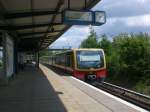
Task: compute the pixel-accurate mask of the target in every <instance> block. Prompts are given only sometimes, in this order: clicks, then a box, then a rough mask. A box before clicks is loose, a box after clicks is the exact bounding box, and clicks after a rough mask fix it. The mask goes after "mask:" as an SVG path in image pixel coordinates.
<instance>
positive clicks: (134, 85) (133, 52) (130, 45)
mask: <svg viewBox="0 0 150 112" xmlns="http://www.w3.org/2000/svg"><path fill="white" fill-rule="evenodd" d="M91 38H92V39H93V40H94V41H93V40H92V39H91ZM91 40H92V41H91ZM81 46H82V47H84V48H86V47H88V48H89V47H91V48H93V47H94V48H97V47H98V48H103V49H104V51H105V54H106V62H107V70H108V79H107V80H108V81H111V82H113V83H115V84H118V85H122V86H124V87H128V88H130V89H136V90H137V91H139V92H143V93H146V94H150V36H149V35H148V34H147V33H138V34H132V33H131V34H127V33H124V34H123V33H122V34H119V35H118V36H116V37H113V40H112V41H110V40H108V38H107V36H106V35H102V36H101V37H100V41H99V42H98V41H97V40H96V38H95V37H94V38H93V37H92V36H91V35H90V36H89V37H88V38H87V39H86V40H84V41H83V42H82V44H81Z"/></svg>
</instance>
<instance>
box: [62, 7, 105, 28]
mask: <svg viewBox="0 0 150 112" xmlns="http://www.w3.org/2000/svg"><path fill="white" fill-rule="evenodd" d="M62 19H63V20H62V21H63V23H64V24H69V25H93V26H100V25H102V24H105V23H106V14H105V12H104V11H87V10H82V11H77V10H64V11H63V14H62Z"/></svg>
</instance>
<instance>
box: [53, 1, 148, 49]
mask: <svg viewBox="0 0 150 112" xmlns="http://www.w3.org/2000/svg"><path fill="white" fill-rule="evenodd" d="M149 4H150V0H102V1H101V2H99V3H98V4H97V5H96V6H95V7H94V8H93V9H92V10H102V11H105V12H106V15H107V21H106V23H105V24H104V25H102V26H92V28H93V29H94V30H95V32H96V33H97V36H99V37H100V35H103V34H106V35H107V36H108V37H109V39H112V37H113V36H115V35H118V34H119V33H125V32H127V33H138V32H148V33H150V6H149ZM89 28H90V26H77V25H75V26H72V27H71V28H70V29H69V30H68V31H67V32H65V33H64V34H63V35H62V36H61V37H60V38H59V39H57V40H56V41H55V42H54V43H53V44H52V45H51V46H50V48H67V47H69V46H71V47H72V48H78V47H79V45H80V44H81V42H82V41H83V40H84V39H86V38H87V37H88V35H89V33H90V29H89Z"/></svg>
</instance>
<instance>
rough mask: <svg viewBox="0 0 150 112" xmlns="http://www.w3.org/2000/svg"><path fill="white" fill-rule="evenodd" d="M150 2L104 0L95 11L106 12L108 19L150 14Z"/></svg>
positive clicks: (144, 0)
mask: <svg viewBox="0 0 150 112" xmlns="http://www.w3.org/2000/svg"><path fill="white" fill-rule="evenodd" d="M149 4H150V0H123V1H122V0H103V1H101V2H100V3H98V4H97V5H96V7H94V8H93V10H104V11H106V13H107V17H108V18H110V17H129V16H137V15H143V14H150V7H149Z"/></svg>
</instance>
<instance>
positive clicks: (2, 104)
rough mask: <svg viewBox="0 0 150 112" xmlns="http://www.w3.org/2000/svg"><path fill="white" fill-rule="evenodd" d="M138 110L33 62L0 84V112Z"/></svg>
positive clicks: (135, 111)
mask: <svg viewBox="0 0 150 112" xmlns="http://www.w3.org/2000/svg"><path fill="white" fill-rule="evenodd" d="M127 108H128V110H127ZM123 111H124V112H125V111H126V112H137V110H135V109H133V108H131V107H128V106H126V105H123V104H121V103H118V104H117V103H116V101H115V100H114V99H110V98H109V97H106V96H105V95H103V94H102V95H100V93H99V92H97V91H94V90H92V89H91V88H89V87H88V86H85V85H84V84H82V83H79V82H78V81H76V80H74V79H73V78H71V76H60V75H58V74H57V73H55V72H53V71H52V70H50V69H49V68H48V67H46V66H43V65H40V69H37V68H35V67H34V66H32V65H30V66H28V67H26V68H25V69H24V71H22V72H20V73H19V74H18V75H17V76H16V77H15V78H14V79H13V80H11V81H9V84H8V86H0V112H123Z"/></svg>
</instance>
